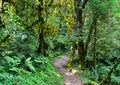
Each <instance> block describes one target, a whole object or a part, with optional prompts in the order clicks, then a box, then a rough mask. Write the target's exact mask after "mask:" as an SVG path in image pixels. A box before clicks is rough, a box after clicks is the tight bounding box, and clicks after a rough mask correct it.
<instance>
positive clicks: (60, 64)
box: [53, 56, 83, 85]
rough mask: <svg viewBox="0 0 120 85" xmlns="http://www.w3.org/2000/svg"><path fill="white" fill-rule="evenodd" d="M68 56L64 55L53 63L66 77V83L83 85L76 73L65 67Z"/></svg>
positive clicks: (68, 84)
mask: <svg viewBox="0 0 120 85" xmlns="http://www.w3.org/2000/svg"><path fill="white" fill-rule="evenodd" d="M68 58H69V57H68V56H64V57H62V58H60V59H55V60H54V61H53V64H54V65H55V66H56V67H57V69H58V70H59V71H60V72H61V73H62V75H63V77H64V85H83V83H82V80H81V79H80V78H79V77H78V76H77V75H76V74H74V73H72V72H70V71H68V70H67V69H65V67H64V64H65V63H66V62H67V60H68Z"/></svg>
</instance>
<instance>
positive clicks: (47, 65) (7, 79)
mask: <svg viewBox="0 0 120 85" xmlns="http://www.w3.org/2000/svg"><path fill="white" fill-rule="evenodd" d="M33 56H34V57H33ZM1 58H2V61H1V62H0V85H63V84H62V82H63V78H62V76H61V75H60V74H59V73H58V72H57V70H56V69H55V68H54V66H53V65H52V63H51V61H50V60H49V58H47V57H44V56H42V55H37V54H32V56H29V57H28V56H27V57H26V56H25V55H22V54H21V55H19V56H18V54H17V55H16V54H14V52H12V51H6V52H4V53H1Z"/></svg>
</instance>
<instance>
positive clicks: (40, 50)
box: [37, 0, 46, 56]
mask: <svg viewBox="0 0 120 85" xmlns="http://www.w3.org/2000/svg"><path fill="white" fill-rule="evenodd" d="M39 2H40V4H39V6H38V13H39V15H38V16H39V20H40V26H39V47H38V50H37V52H38V53H40V54H42V55H44V56H46V51H45V39H44V37H45V35H44V17H43V16H42V15H43V14H42V11H43V10H44V9H43V7H42V6H43V0H39Z"/></svg>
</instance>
